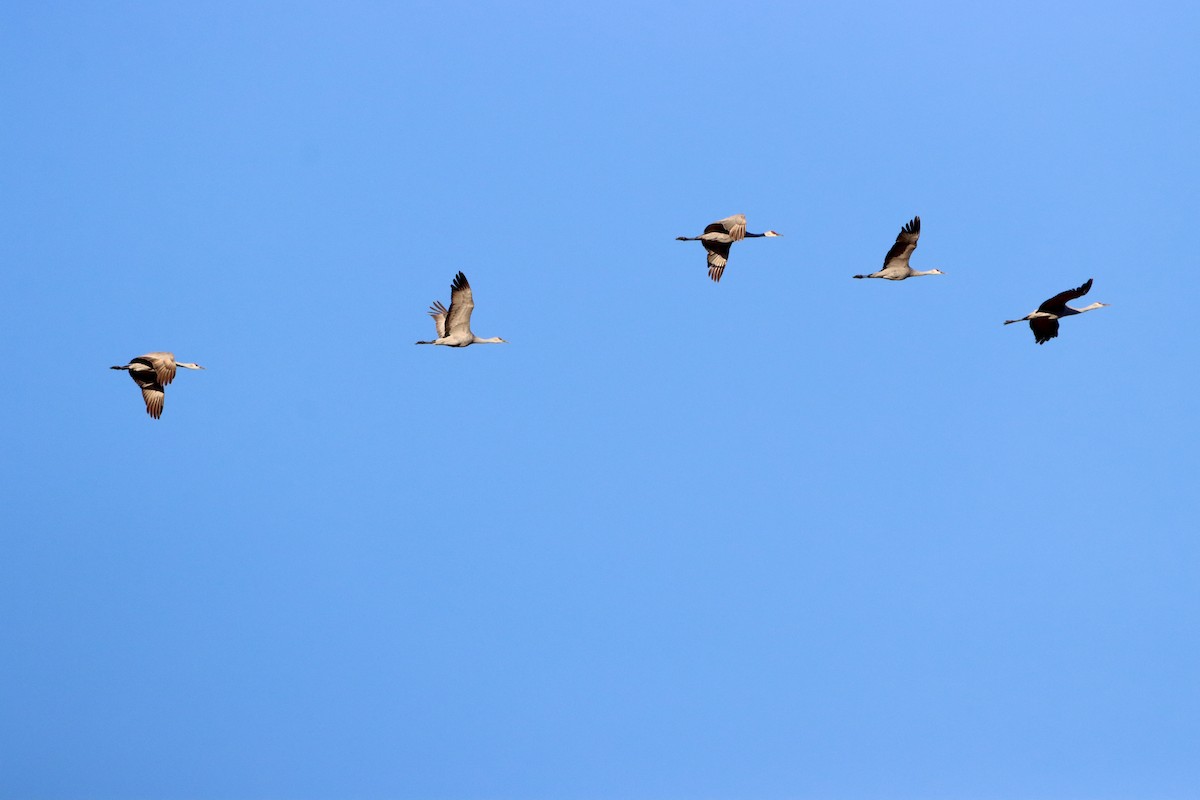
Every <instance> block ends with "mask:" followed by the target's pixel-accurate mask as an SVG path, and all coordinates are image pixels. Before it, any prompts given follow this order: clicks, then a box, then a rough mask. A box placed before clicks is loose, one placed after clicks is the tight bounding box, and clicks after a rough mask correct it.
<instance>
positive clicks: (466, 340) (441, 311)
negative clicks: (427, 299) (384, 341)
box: [417, 272, 505, 347]
mask: <svg viewBox="0 0 1200 800" xmlns="http://www.w3.org/2000/svg"><path fill="white" fill-rule="evenodd" d="M474 310H475V300H474V298H473V297H472V296H471V284H469V283H467V276H466V275H464V274H462V272H459V273H458V274H457V275H455V276H454V280H453V281H452V282H451V283H450V308H449V309H447V308H446V307H445V306H444V305H442V303H441V301H440V300H434V301H433V305H431V306H430V307H429V316H431V317H433V324H434V327H435V328H436V329H437V338H436V339H434V340H432V341H429V342H417V344H441V345H446V346H447V347H466V346H467V345H469V344H503V343H505V342H504V340H503V339H501V338H500V337H499V336H494V337H492V338H491V339H480V338H479V337H478V336H476V335H475V334H474V333H472V332H471V312H472V311H474Z"/></svg>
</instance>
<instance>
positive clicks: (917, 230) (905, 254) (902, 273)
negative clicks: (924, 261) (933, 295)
mask: <svg viewBox="0 0 1200 800" xmlns="http://www.w3.org/2000/svg"><path fill="white" fill-rule="evenodd" d="M920 238H921V218H920V217H913V218H912V219H911V220H910V221H909V223H908V224H907V225H905V226H904V227H903V228H901V229H900V233H899V234H898V235H897V236H896V243H895V244H894V245H892V249H891V250H888V253H887V255H886V256H884V257H883V269H881V270H879V272H872V273H871V274H870V275H855V276H854V277H856V278H885V279H886V280H889V281H902V280H904V279H905V278H919V277H921V276H923V275H945V274H946V273H944V272H942V271H941V270H940V269H930V270H926V271H925V272H919V271H918V270H915V269H913V268H912V267H910V266H909V265H908V258H909V256H911V255H912V254H913V250H916V249H917V239H920Z"/></svg>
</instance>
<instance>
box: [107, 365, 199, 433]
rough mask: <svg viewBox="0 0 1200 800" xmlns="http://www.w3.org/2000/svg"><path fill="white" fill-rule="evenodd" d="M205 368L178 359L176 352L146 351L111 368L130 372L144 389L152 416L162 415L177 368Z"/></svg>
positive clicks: (135, 381)
mask: <svg viewBox="0 0 1200 800" xmlns="http://www.w3.org/2000/svg"><path fill="white" fill-rule="evenodd" d="M176 367H184V368H186V369H204V367H202V366H200V365H199V364H193V363H192V362H190V361H178V362H177V361H176V360H175V354H174V353H146V354H145V355H140V356H138V357H137V358H131V359H130V360H129V363H128V364H125V365H123V366H117V367H110V369H122V370H126V371H128V372H129V377H131V378H133V382H134V383H136V384H137V385H138V388H139V389H141V390H142V400H144V401H145V403H146V413H147V414H149V415H150V416H151V417H152V418H154V419H158V418H159V417H161V416H162V412H163V401H164V400H165V399H166V391H165V387H167V386H169V385H170V383H171V381H173V380H175V368H176Z"/></svg>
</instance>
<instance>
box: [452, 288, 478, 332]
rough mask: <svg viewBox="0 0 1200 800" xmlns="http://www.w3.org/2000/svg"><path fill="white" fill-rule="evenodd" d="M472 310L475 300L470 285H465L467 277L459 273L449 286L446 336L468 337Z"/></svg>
mask: <svg viewBox="0 0 1200 800" xmlns="http://www.w3.org/2000/svg"><path fill="white" fill-rule="evenodd" d="M474 310H475V299H474V298H473V297H472V296H471V284H469V283H467V276H466V275H464V274H462V272H459V273H458V274H457V275H455V276H454V281H453V282H452V283H451V284H450V311H448V312H447V313H446V335H447V336H457V335H459V334H462V335H469V334H470V333H471V312H472V311H474Z"/></svg>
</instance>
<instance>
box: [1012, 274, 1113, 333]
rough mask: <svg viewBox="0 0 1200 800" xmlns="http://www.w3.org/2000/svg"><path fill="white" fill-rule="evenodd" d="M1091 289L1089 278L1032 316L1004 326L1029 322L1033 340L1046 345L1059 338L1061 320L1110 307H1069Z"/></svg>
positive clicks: (1055, 297) (1100, 304)
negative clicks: (1070, 301)
mask: <svg viewBox="0 0 1200 800" xmlns="http://www.w3.org/2000/svg"><path fill="white" fill-rule="evenodd" d="M1091 289H1092V279H1091V278H1088V279H1087V283H1085V284H1084V285H1083V286H1080V287H1079V288H1078V289H1068V290H1067V291H1065V292H1059V293H1058V294H1056V295H1054V297H1051V298H1050V299H1049V300H1047V301H1046V302H1044V303H1042V304H1041V305H1040V306H1038V309H1037V311H1034V312H1033V313H1032V314H1028V315H1026V316H1024V317H1021V318H1020V319H1006V320H1004V324H1005V325H1012V324H1013V323H1014V322H1024V321H1025V320H1029V329H1030V330H1031V331H1033V340H1034V341H1035V342H1037V343H1038V344H1045V343H1046V342H1048V341H1050V340H1051V339H1054V338H1057V337H1058V321H1059V320H1060V319H1061V318H1063V317H1071V316H1074V315H1075V314H1082V313H1083V312H1085V311H1095V310H1096V309H1097V308H1105V307H1106V306H1108V305H1109V304H1108V303H1092V304H1091V305H1090V306H1086V307H1084V308H1071V307H1070V306H1069V305H1067V301H1068V300H1075V299H1077V298H1080V297H1083V296H1084V295H1085V294H1087V293H1088V292H1089V291H1091Z"/></svg>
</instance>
